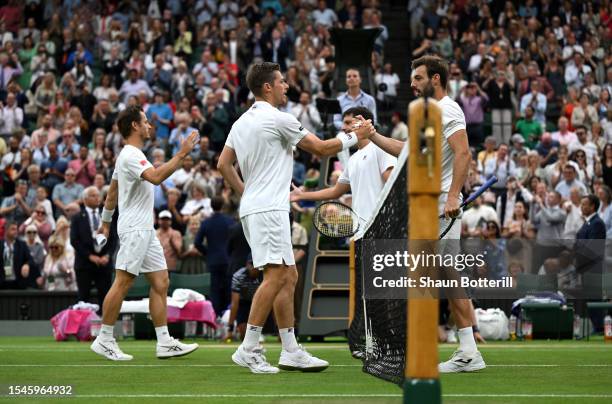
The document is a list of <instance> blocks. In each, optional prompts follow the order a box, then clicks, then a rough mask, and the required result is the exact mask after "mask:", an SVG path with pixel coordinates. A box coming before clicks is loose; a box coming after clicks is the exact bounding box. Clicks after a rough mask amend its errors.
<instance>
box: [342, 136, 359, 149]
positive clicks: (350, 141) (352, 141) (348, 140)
mask: <svg viewBox="0 0 612 404" xmlns="http://www.w3.org/2000/svg"><path fill="white" fill-rule="evenodd" d="M338 139H340V141H341V142H342V150H346V149H348V148H351V147H353V146H355V145H356V144H357V141H358V140H359V139H357V134H355V132H351V133H341V134H339V135H338Z"/></svg>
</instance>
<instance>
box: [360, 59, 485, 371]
mask: <svg viewBox="0 0 612 404" xmlns="http://www.w3.org/2000/svg"><path fill="white" fill-rule="evenodd" d="M447 83H448V65H447V63H446V62H445V61H443V60H442V59H440V58H438V57H436V56H423V57H421V58H419V59H416V60H415V61H413V62H412V83H411V87H412V90H413V91H414V93H415V95H416V96H418V97H421V96H425V97H431V98H434V99H435V100H436V101H437V102H438V106H439V107H440V109H441V110H442V134H443V140H442V178H441V181H442V184H441V194H440V198H439V200H438V204H439V211H440V214H444V215H445V216H446V217H451V218H452V217H458V216H459V214H460V213H461V211H460V206H461V202H462V195H461V188H462V187H463V184H464V183H465V180H466V178H467V174H468V168H469V164H470V161H471V155H470V150H469V144H468V138H467V132H466V130H465V128H466V125H465V116H464V114H463V111H462V110H461V107H460V106H459V104H457V103H456V102H455V101H453V100H452V99H451V98H450V97H449V96H448V94H447V92H446V87H447ZM367 133H370V132H367ZM370 140H371V141H372V142H374V143H375V144H376V145H378V146H379V147H380V148H381V149H383V150H384V151H386V152H387V153H390V154H391V155H393V156H399V154H400V153H401V151H402V149H403V148H404V145H405V142H402V141H399V140H396V139H391V138H387V137H384V136H382V135H380V134H378V133H376V134H374V135H372V136H370ZM441 222H442V221H441ZM442 230H443V229H440V233H441V232H442ZM460 238H461V220H455V223H454V224H453V227H452V228H451V230H450V231H449V232H448V233H447V234H446V236H445V237H444V239H460ZM448 300H449V305H450V308H451V312H452V314H453V318H454V320H455V323H456V324H457V328H458V336H459V349H458V350H456V351H455V352H454V353H453V355H452V356H451V358H450V359H449V360H448V361H446V362H442V363H440V364H439V366H438V369H439V371H440V372H441V373H455V372H472V371H477V370H481V369H484V368H485V367H486V365H485V362H484V360H483V359H482V355H481V354H480V352H479V351H478V347H477V346H476V339H475V336H474V334H477V332H478V331H477V328H474V327H475V326H476V324H475V323H474V320H473V318H474V316H473V312H474V308H473V306H472V302H471V300H470V299H467V298H465V299H450V298H449V299H448ZM477 335H478V336H479V334H477Z"/></svg>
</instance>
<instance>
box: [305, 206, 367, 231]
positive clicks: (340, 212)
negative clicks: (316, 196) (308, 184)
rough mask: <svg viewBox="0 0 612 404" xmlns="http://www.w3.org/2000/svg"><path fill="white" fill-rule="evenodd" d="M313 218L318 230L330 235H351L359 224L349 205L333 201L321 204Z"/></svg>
mask: <svg viewBox="0 0 612 404" xmlns="http://www.w3.org/2000/svg"><path fill="white" fill-rule="evenodd" d="M313 219H314V224H315V226H316V228H317V230H319V231H320V232H321V233H323V234H324V235H326V236H329V237H348V236H351V235H353V234H355V231H356V230H357V225H358V223H357V221H356V219H355V218H354V214H353V212H352V211H351V209H350V208H349V207H348V206H345V205H342V204H340V203H333V202H329V203H324V204H322V205H320V206H319V208H318V209H317V212H316V213H315V215H314V217H313Z"/></svg>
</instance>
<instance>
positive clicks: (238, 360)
mask: <svg viewBox="0 0 612 404" xmlns="http://www.w3.org/2000/svg"><path fill="white" fill-rule="evenodd" d="M232 362H234V363H235V364H236V365H238V366H242V367H243V368H247V369H249V370H250V371H251V372H252V373H256V374H276V373H278V372H279V370H278V369H276V368H275V369H276V370H274V371H269V372H263V371H261V370H259V369H255V368H252V367H250V366H249V364H248V363H246V362H245V361H243V360H242V358H241V357H240V355H238V352H234V353H233V354H232Z"/></svg>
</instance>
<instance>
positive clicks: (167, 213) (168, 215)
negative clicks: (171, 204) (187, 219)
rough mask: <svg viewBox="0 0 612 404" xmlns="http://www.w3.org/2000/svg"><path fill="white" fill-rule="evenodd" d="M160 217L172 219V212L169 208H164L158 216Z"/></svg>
mask: <svg viewBox="0 0 612 404" xmlns="http://www.w3.org/2000/svg"><path fill="white" fill-rule="evenodd" d="M157 217H158V218H160V219H172V213H170V211H169V210H162V211H161V212H159V215H158V216H157Z"/></svg>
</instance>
